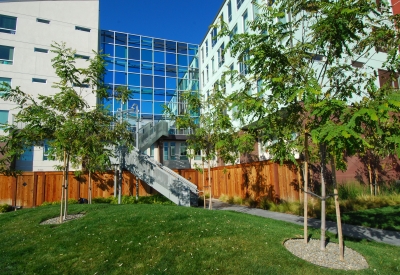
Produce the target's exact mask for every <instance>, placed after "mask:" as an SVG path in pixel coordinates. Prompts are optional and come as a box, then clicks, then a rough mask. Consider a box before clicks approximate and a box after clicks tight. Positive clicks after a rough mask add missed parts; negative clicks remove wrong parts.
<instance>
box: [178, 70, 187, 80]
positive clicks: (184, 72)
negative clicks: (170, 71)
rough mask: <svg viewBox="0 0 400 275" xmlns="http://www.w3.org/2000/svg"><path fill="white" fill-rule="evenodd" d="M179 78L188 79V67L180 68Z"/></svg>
mask: <svg viewBox="0 0 400 275" xmlns="http://www.w3.org/2000/svg"><path fill="white" fill-rule="evenodd" d="M178 77H179V78H188V77H189V76H188V67H178Z"/></svg>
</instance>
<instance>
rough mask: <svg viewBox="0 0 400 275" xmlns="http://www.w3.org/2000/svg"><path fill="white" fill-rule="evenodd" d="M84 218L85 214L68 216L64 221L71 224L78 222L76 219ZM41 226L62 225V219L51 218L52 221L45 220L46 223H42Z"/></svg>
mask: <svg viewBox="0 0 400 275" xmlns="http://www.w3.org/2000/svg"><path fill="white" fill-rule="evenodd" d="M83 216H85V214H73V215H67V217H66V219H65V220H64V222H69V221H72V220H76V219H79V218H82V217H83ZM64 222H63V223H64ZM40 224H60V217H55V218H51V219H48V220H45V221H43V222H41V223H40Z"/></svg>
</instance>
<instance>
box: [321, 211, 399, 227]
mask: <svg viewBox="0 0 400 275" xmlns="http://www.w3.org/2000/svg"><path fill="white" fill-rule="evenodd" d="M328 216H329V217H328V219H329V220H332V221H336V215H328ZM342 222H343V223H347V224H353V225H361V226H366V227H371V228H378V229H384V230H393V231H400V206H388V207H382V208H375V209H368V210H363V211H357V212H348V213H343V214H342Z"/></svg>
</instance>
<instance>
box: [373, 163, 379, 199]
mask: <svg viewBox="0 0 400 275" xmlns="http://www.w3.org/2000/svg"><path fill="white" fill-rule="evenodd" d="M374 173H375V188H374V190H375V196H376V195H377V191H378V189H379V186H378V169H377V168H375V170H374Z"/></svg>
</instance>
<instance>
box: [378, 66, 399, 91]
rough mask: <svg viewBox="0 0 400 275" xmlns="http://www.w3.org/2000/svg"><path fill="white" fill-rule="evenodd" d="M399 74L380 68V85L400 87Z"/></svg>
mask: <svg viewBox="0 0 400 275" xmlns="http://www.w3.org/2000/svg"><path fill="white" fill-rule="evenodd" d="M399 76H400V75H399V74H393V73H390V72H388V71H385V70H381V69H379V70H378V77H379V86H380V87H383V86H385V85H387V86H389V87H392V88H396V89H398V88H399Z"/></svg>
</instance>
